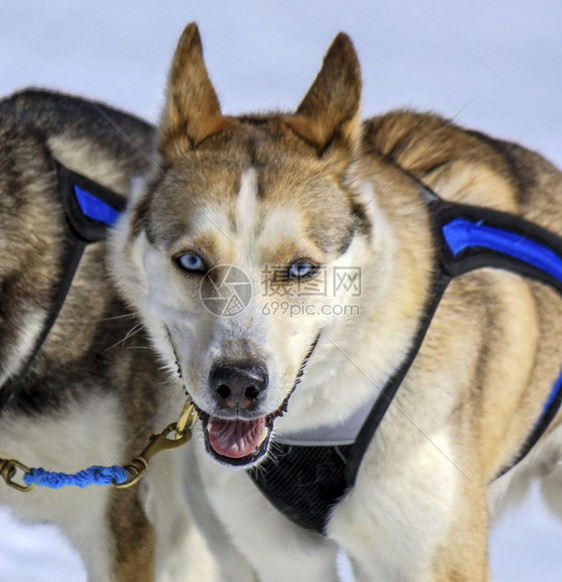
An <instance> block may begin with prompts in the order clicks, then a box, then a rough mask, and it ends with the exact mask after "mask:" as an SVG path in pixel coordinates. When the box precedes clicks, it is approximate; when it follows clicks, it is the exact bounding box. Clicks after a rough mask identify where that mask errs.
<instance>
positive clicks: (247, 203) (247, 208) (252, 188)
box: [236, 167, 258, 244]
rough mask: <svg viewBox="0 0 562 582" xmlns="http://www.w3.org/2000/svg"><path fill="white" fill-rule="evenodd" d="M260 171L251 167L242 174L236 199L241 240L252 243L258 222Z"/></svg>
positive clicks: (237, 226)
mask: <svg viewBox="0 0 562 582" xmlns="http://www.w3.org/2000/svg"><path fill="white" fill-rule="evenodd" d="M257 199H258V173H257V171H256V169H255V168H253V167H250V168H248V169H247V170H244V171H243V172H242V175H241V176H240V190H239V191H238V198H237V201H236V230H237V232H238V233H239V237H240V240H243V241H245V242H247V243H248V244H251V241H252V238H253V235H254V225H255V222H256V207H257Z"/></svg>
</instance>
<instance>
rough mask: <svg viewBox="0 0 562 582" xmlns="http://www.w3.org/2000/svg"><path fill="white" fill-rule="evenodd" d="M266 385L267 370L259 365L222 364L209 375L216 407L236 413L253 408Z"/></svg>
mask: <svg viewBox="0 0 562 582" xmlns="http://www.w3.org/2000/svg"><path fill="white" fill-rule="evenodd" d="M267 383H268V375H267V370H266V369H265V368H264V367H263V366H261V365H247V364H238V363H231V364H224V365H222V366H217V367H215V368H214V369H213V370H211V373H210V374H209V386H210V388H211V391H212V393H213V396H214V397H215V399H216V401H217V403H218V405H219V406H220V407H221V408H224V409H230V410H236V411H239V410H251V409H253V408H255V406H256V404H257V402H258V400H259V398H260V396H261V395H262V394H263V392H264V391H265V389H266V388H267Z"/></svg>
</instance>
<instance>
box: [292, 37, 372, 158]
mask: <svg viewBox="0 0 562 582" xmlns="http://www.w3.org/2000/svg"><path fill="white" fill-rule="evenodd" d="M360 115H361V69H360V66H359V59H358V58H357V53H356V52H355V49H354V47H353V43H352V42H351V39H350V38H349V37H348V36H347V35H346V34H344V33H343V32H340V33H339V34H338V35H337V36H336V38H335V39H334V42H333V43H332V45H331V46H330V48H329V49H328V52H327V53H326V56H325V57H324V63H323V64H322V68H321V69H320V72H319V73H318V76H317V77H316V79H315V80H314V83H312V86H311V87H310V89H309V90H308V93H307V94H306V96H305V98H304V99H303V100H302V102H301V104H300V105H299V107H298V109H297V112H296V115H294V116H292V117H287V118H285V122H286V123H287V124H288V125H289V126H290V127H291V128H292V129H293V131H294V132H295V133H297V134H298V135H300V136H301V137H302V138H303V139H305V140H306V141H308V142H310V143H312V144H313V145H315V146H316V147H318V149H319V150H321V151H323V150H324V149H325V148H326V147H327V146H328V145H330V144H332V143H337V144H338V145H342V146H344V147H346V148H351V149H353V150H354V149H355V148H357V147H358V146H359V142H360V134H361V118H360Z"/></svg>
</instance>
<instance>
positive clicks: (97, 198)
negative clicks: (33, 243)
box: [0, 162, 126, 411]
mask: <svg viewBox="0 0 562 582" xmlns="http://www.w3.org/2000/svg"><path fill="white" fill-rule="evenodd" d="M55 170H56V173H57V178H58V188H57V191H58V195H59V197H60V201H61V203H62V206H63V208H64V214H65V219H66V226H67V231H66V233H65V238H64V250H63V257H62V265H63V268H62V277H61V280H60V282H59V284H58V286H57V290H56V292H55V296H54V298H53V302H52V305H51V306H50V309H49V312H48V314H47V317H46V319H45V322H44V323H43V327H42V329H41V332H40V333H39V335H38V336H37V339H36V340H35V343H34V344H33V348H32V350H31V351H30V353H29V354H28V356H27V357H26V358H25V361H24V362H23V364H22V365H21V367H20V369H19V370H18V372H17V373H16V374H15V375H14V376H11V377H10V378H8V380H7V381H6V382H5V383H4V385H3V386H2V387H1V388H0V411H1V410H2V409H3V407H4V406H5V405H6V403H7V402H8V401H9V400H10V399H11V398H13V397H14V396H15V395H16V394H17V393H18V392H19V390H21V388H22V387H23V382H24V380H25V377H26V375H27V373H28V371H29V368H30V367H31V364H32V363H33V360H34V359H35V357H36V356H37V354H38V353H39V350H40V349H41V347H42V346H43V344H44V343H45V340H46V339H47V336H48V335H49V332H50V331H51V328H52V327H53V325H54V324H55V321H56V320H57V317H58V315H59V313H60V310H61V309H62V306H63V304H64V301H65V299H66V296H67V294H68V290H69V289H70V285H71V284H72V280H73V279H74V275H75V273H76V269H77V268H78V264H79V263H80V258H81V257H82V253H83V252H84V249H85V248H86V246H87V245H89V244H91V243H94V242H97V241H99V240H102V239H104V238H105V237H106V236H107V228H108V227H109V226H113V224H114V223H115V221H116V220H117V218H118V217H119V213H120V212H121V211H123V210H124V209H125V205H126V201H125V199H124V198H122V197H121V196H119V195H118V194H115V192H112V191H111V190H108V189H107V188H104V187H103V186H101V185H100V184H97V183H96V182H93V181H92V180H89V179H88V178H86V177H85V176H81V175H80V174H76V173H75V172H72V171H70V170H69V169H67V168H65V167H64V166H63V165H61V164H59V163H58V162H55Z"/></svg>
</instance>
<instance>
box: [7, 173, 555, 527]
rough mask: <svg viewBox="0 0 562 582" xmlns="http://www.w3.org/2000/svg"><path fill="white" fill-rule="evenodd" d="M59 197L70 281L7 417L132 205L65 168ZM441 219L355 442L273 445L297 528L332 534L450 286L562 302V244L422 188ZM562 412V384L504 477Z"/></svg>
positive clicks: (280, 495) (266, 483)
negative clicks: (414, 312)
mask: <svg viewBox="0 0 562 582" xmlns="http://www.w3.org/2000/svg"><path fill="white" fill-rule="evenodd" d="M55 165H56V172H57V176H58V193H59V196H60V200H61V203H62V205H63V208H64V212H65V217H66V224H67V227H68V230H67V236H66V237H65V249H64V253H63V259H62V261H63V271H62V277H61V281H60V283H59V285H58V289H57V291H56V295H55V297H54V300H53V305H52V307H51V309H50V311H49V314H48V316H47V318H46V320H45V322H44V324H43V328H42V330H41V333H40V334H39V336H38V337H37V339H36V341H35V343H34V347H33V349H32V350H31V352H30V354H29V355H28V356H27V358H26V359H25V362H24V363H23V364H22V366H21V368H20V370H19V371H18V372H17V374H16V375H14V376H12V377H11V378H9V379H8V380H7V381H6V382H5V383H4V385H3V386H2V388H1V389H0V410H2V408H3V406H4V405H5V404H6V402H8V400H9V399H10V398H12V397H14V395H16V394H17V393H18V391H19V390H20V389H21V387H22V385H23V381H24V379H25V376H26V374H27V372H28V371H29V368H30V366H31V364H32V362H33V360H34V358H35V356H36V355H37V353H38V352H39V350H40V349H41V346H42V345H43V343H44V342H45V339H46V338H47V336H48V334H49V332H50V330H51V328H52V327H53V325H54V323H55V321H56V319H57V317H58V314H59V312H60V310H61V308H62V305H63V304H64V301H65V298H66V295H67V293H68V290H69V289H70V285H71V283H72V280H73V278H74V275H75V273H76V269H77V268H78V264H79V262H80V258H81V256H82V253H83V252H84V249H85V248H86V246H87V245H88V244H90V243H93V242H97V241H99V240H102V239H104V238H105V237H106V236H107V228H108V227H111V226H113V225H114V224H115V222H116V221H117V219H118V217H119V214H120V212H121V211H123V210H124V209H125V206H126V202H125V200H124V199H123V198H122V197H121V196H119V195H117V194H115V193H114V192H112V191H111V190H108V189H107V188H105V187H103V186H101V185H100V184H97V183H96V182H94V181H92V180H90V179H88V178H86V177H84V176H81V175H80V174H77V173H75V172H72V171H70V170H68V169H67V168H65V167H64V166H62V165H61V164H59V163H56V164H55ZM423 188H424V191H425V193H426V194H427V199H428V205H429V209H430V212H431V216H432V217H433V230H434V237H435V241H436V243H437V248H438V249H439V268H438V271H437V275H436V277H435V280H434V283H433V291H432V293H431V294H430V299H429V302H428V305H427V307H426V310H425V314H424V316H423V317H422V320H421V322H420V326H419V329H418V332H417V334H416V337H415V340H414V343H413V345H412V347H411V348H410V350H409V352H408V355H407V356H406V358H405V360H404V361H403V363H402V364H401V366H400V367H399V368H398V370H397V371H396V372H395V373H394V375H393V376H392V377H391V378H389V380H388V381H387V383H386V385H385V386H384V388H383V389H382V391H381V393H380V395H379V396H378V398H377V400H376V401H375V403H374V405H373V406H372V408H371V410H370V412H369V413H368V415H367V417H366V420H365V421H364V422H363V424H362V426H361V428H360V430H359V432H358V434H357V436H356V438H355V440H354V442H353V443H352V444H344V445H319V446H301V445H291V444H283V443H279V442H274V443H273V446H274V447H275V457H274V458H272V457H269V458H268V459H266V460H265V461H264V462H263V463H262V464H261V465H260V467H259V469H258V470H250V471H248V473H249V475H250V477H251V478H252V479H253V480H254V482H255V483H256V485H257V486H258V487H259V489H260V490H261V491H262V493H263V494H264V495H265V496H266V497H267V499H269V501H270V502H271V503H272V504H273V505H274V506H275V507H276V508H277V509H279V510H280V511H281V512H282V513H283V514H284V515H285V516H286V517H288V518H289V519H291V520H292V521H293V522H295V523H296V524H298V525H300V526H302V527H304V528H307V529H310V530H314V531H317V532H320V533H324V530H325V526H326V524H327V521H328V518H329V515H330V512H331V509H332V508H333V507H334V505H335V504H337V503H338V501H339V500H341V499H342V497H343V496H344V495H345V494H346V493H347V492H348V491H349V490H350V489H351V488H352V487H353V485H354V484H355V480H356V477H357V473H358V471H359V467H360V465H361V461H362V459H363V456H364V454H365V451H366V450H367V447H368V445H369V443H370V442H371V440H372V438H373V436H374V434H375V432H376V430H377V428H378V426H379V425H380V423H381V421H382V419H383V417H384V415H385V413H386V411H387V410H388V408H389V406H390V404H391V403H392V400H393V398H394V396H395V395H396V393H397V391H398V388H399V387H400V385H401V383H402V381H403V380H404V378H405V376H406V374H407V373H408V370H409V369H410V367H411V366H412V364H413V362H414V360H415V358H416V356H417V353H418V351H419V349H420V347H421V345H422V343H423V340H424V338H425V335H426V333H427V330H428V329H429V325H430V324H431V321H432V319H433V316H434V314H435V312H436V311H437V308H438V306H439V303H440V301H441V298H442V297H443V294H444V292H445V290H446V288H447V285H448V284H449V282H450V281H451V280H452V279H453V278H455V277H458V276H459V275H462V274H464V273H468V272H470V271H473V270H475V269H480V268H483V267H494V268H498V269H504V270H508V271H512V272H514V273H518V274H520V275H523V276H526V277H530V278H532V279H536V280H538V281H541V282H543V283H546V284H547V285H550V286H551V287H553V288H554V289H555V290H557V291H558V293H560V294H562V240H561V239H560V237H559V236H557V235H555V234H553V233H551V232H549V231H547V230H545V229H543V228H540V227H538V226H537V225H535V224H533V223H530V222H528V221H526V220H523V219H521V218H518V217H516V216H512V215H510V214H507V213H504V212H498V211H495V210H490V209H487V208H479V207H474V206H466V205H462V204H455V203H451V202H446V201H444V200H441V199H440V198H439V197H438V196H437V195H436V194H435V193H433V192H432V191H431V190H429V189H428V188H426V187H425V186H423ZM561 402H562V374H561V375H560V377H559V378H558V380H557V382H556V383H555V385H554V388H553V389H552V391H551V394H550V396H549V398H548V401H547V403H546V405H545V407H544V410H543V412H542V414H541V416H540V418H539V419H538V421H537V422H536V423H535V425H534V426H533V428H532V429H531V432H530V434H529V436H528V437H527V439H526V441H525V442H524V443H523V444H522V446H521V449H520V450H519V453H518V454H517V455H516V457H515V458H514V459H513V460H512V462H511V463H510V464H509V465H508V466H506V467H505V468H504V469H502V471H500V473H499V474H498V475H497V477H499V476H501V475H503V474H504V473H505V472H506V471H508V470H509V469H510V468H511V467H513V466H514V465H516V464H517V463H518V462H519V461H520V460H521V459H523V457H525V455H526V454H527V453H528V452H529V451H530V449H531V448H532V447H533V445H534V444H535V443H536V442H537V441H538V440H539V438H540V437H541V436H542V435H543V433H544V432H545V430H546V429H547V427H548V426H549V424H550V422H551V420H552V419H553V418H554V416H555V415H556V413H557V411H558V409H559V408H560V404H561Z"/></svg>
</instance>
